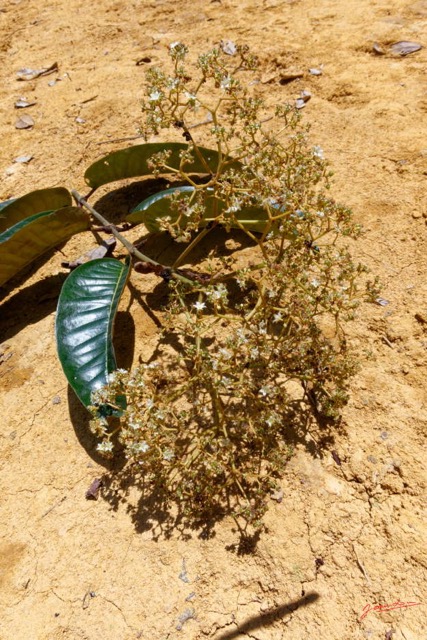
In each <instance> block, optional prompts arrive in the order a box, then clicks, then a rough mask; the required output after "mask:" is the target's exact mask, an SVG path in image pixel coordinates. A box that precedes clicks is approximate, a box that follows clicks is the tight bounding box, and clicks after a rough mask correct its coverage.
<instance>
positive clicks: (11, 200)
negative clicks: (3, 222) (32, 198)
mask: <svg viewBox="0 0 427 640" xmlns="http://www.w3.org/2000/svg"><path fill="white" fill-rule="evenodd" d="M15 200H16V198H11V199H10V200H5V201H4V202H0V211H1V210H2V209H4V208H5V207H8V206H9V205H10V204H12V202H15ZM1 217H3V214H0V218H1Z"/></svg>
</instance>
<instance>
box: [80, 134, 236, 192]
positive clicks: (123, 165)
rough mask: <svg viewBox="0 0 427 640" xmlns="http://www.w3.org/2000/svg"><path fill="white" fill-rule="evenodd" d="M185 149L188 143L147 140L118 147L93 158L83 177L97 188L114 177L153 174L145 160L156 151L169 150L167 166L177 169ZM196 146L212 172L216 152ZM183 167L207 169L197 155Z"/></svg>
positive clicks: (120, 178)
mask: <svg viewBox="0 0 427 640" xmlns="http://www.w3.org/2000/svg"><path fill="white" fill-rule="evenodd" d="M186 149H188V145H187V144H183V143H179V142H171V143H149V144H141V145H136V146H134V147H129V148H128V149H121V150H120V151H114V152H113V153H110V154H108V155H107V156H105V157H104V158H101V159H100V160H97V161H96V162H94V163H93V164H92V165H91V166H90V167H89V168H88V169H87V170H86V173H85V176H84V177H85V180H86V183H87V184H88V185H89V186H90V187H92V188H93V189H97V188H98V187H100V186H101V185H103V184H108V183H109V182H114V181H115V180H122V179H124V178H136V177H138V176H147V175H152V173H153V171H152V169H150V168H149V167H148V164H147V161H148V160H149V159H150V158H151V156H152V155H153V154H155V153H159V152H160V151H170V157H169V159H168V166H170V167H172V168H174V169H178V167H179V165H180V153H181V152H182V151H185V150H186ZM199 150H200V153H201V154H202V156H203V158H204V159H205V161H206V162H207V164H208V166H209V168H210V170H211V172H212V173H215V172H216V169H217V166H218V161H219V158H218V152H217V151H213V150H211V149H204V148H203V147H199ZM193 155H195V154H193ZM234 164H237V163H234ZM185 170H186V171H187V172H188V173H207V170H206V166H205V164H204V163H203V162H202V161H201V160H199V158H197V156H196V155H195V159H194V162H192V163H190V164H187V165H186V166H185ZM165 173H167V171H165Z"/></svg>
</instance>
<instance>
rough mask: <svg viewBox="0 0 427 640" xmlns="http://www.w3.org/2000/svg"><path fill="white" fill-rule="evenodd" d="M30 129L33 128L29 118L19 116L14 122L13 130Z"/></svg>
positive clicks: (32, 122)
mask: <svg viewBox="0 0 427 640" xmlns="http://www.w3.org/2000/svg"><path fill="white" fill-rule="evenodd" d="M32 127H34V120H33V118H32V117H31V116H27V115H24V116H21V117H20V118H19V119H18V120H17V121H16V122H15V129H31V128H32Z"/></svg>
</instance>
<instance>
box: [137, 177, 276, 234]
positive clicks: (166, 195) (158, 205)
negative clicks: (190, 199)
mask: <svg viewBox="0 0 427 640" xmlns="http://www.w3.org/2000/svg"><path fill="white" fill-rule="evenodd" d="M193 191H194V187H189V186H184V187H175V188H172V189H166V190H165V191H160V192H159V193H156V194H154V195H153V196H150V197H149V198H146V199H145V200H144V201H143V202H141V203H140V204H139V205H138V206H137V207H135V209H133V211H132V212H131V213H130V214H129V215H128V216H126V220H127V221H128V222H131V223H133V224H138V223H140V222H143V223H144V224H145V226H146V227H147V229H148V231H150V232H156V231H159V230H160V229H161V227H160V224H159V219H161V218H165V217H166V216H169V217H170V218H171V222H172V223H173V222H175V221H176V220H177V217H178V214H177V212H176V211H174V210H172V209H171V196H172V195H174V194H177V196H178V197H181V196H182V197H185V196H186V195H188V194H189V193H191V192H193ZM206 191H207V192H206ZM206 191H205V194H206V197H205V202H204V210H205V213H204V215H203V218H202V220H201V222H200V228H203V227H206V226H207V225H208V224H209V223H210V222H212V221H213V220H215V219H217V218H218V216H220V215H221V214H222V213H223V212H224V210H225V204H224V202H221V201H220V200H218V199H216V198H215V197H214V196H213V189H207V190H206ZM233 217H234V218H236V219H237V220H238V221H239V223H240V224H241V225H242V226H243V227H244V228H245V229H247V230H248V231H254V232H255V233H264V232H265V230H266V228H267V223H268V215H267V212H266V211H265V210H264V209H262V208H260V207H242V209H240V210H239V211H237V212H235V213H233V216H227V214H226V215H225V217H224V219H223V220H220V222H222V223H223V224H224V225H226V226H229V227H230V228H231V229H239V228H240V226H239V224H237V223H236V222H235V221H233Z"/></svg>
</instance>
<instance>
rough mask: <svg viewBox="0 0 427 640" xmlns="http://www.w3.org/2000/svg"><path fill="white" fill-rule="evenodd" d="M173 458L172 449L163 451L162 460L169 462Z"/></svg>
mask: <svg viewBox="0 0 427 640" xmlns="http://www.w3.org/2000/svg"><path fill="white" fill-rule="evenodd" d="M174 457H175V454H174V452H173V451H172V449H165V450H164V451H163V460H167V461H168V462H169V460H172V458H174Z"/></svg>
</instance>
